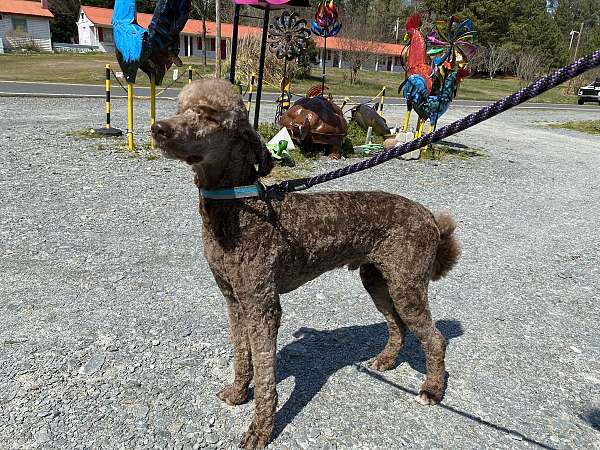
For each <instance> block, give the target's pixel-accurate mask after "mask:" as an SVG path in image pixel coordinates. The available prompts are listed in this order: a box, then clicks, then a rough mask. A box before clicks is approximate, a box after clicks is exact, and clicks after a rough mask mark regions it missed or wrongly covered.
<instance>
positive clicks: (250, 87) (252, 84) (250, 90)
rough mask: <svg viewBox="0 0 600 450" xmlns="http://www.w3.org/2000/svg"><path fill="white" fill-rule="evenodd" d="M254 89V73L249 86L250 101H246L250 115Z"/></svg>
mask: <svg viewBox="0 0 600 450" xmlns="http://www.w3.org/2000/svg"><path fill="white" fill-rule="evenodd" d="M253 89H254V75H252V77H251V78H250V86H248V102H247V103H246V109H247V110H248V115H250V108H252V92H253Z"/></svg>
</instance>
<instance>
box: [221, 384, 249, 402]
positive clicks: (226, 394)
mask: <svg viewBox="0 0 600 450" xmlns="http://www.w3.org/2000/svg"><path fill="white" fill-rule="evenodd" d="M217 397H219V398H220V399H221V400H222V401H224V402H225V403H227V404H228V405H229V406H237V405H241V404H243V403H246V400H248V389H240V388H237V387H236V386H234V385H232V386H229V387H226V388H225V389H223V390H222V391H221V392H219V393H218V394H217Z"/></svg>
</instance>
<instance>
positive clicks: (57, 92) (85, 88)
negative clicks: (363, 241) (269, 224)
mask: <svg viewBox="0 0 600 450" xmlns="http://www.w3.org/2000/svg"><path fill="white" fill-rule="evenodd" d="M178 93H179V88H171V89H167V90H166V91H165V92H164V94H163V95H162V96H161V98H162V99H166V100H173V99H175V98H176V97H177V95H178ZM135 95H138V96H149V95H150V88H148V87H141V86H138V87H136V88H135ZM277 95H278V94H274V93H263V102H265V103H272V102H274V101H275V99H276V98H277ZM0 96H10V97H13V96H23V97H64V98H68V97H89V98H95V97H98V98H104V85H93V84H60V83H40V82H22V81H18V82H15V81H0ZM111 96H112V97H113V98H124V97H126V96H127V95H126V93H125V92H124V90H123V89H122V88H121V87H120V86H119V85H118V84H114V83H113V86H112V90H111ZM255 98H256V97H255ZM369 99H370V98H369V97H362V96H359V97H351V101H352V102H355V103H360V102H366V101H368V100H369ZM488 103H490V102H488V101H476V100H456V101H455V102H454V104H455V105H457V106H461V107H463V108H474V109H477V108H481V107H482V106H485V105H487V104H488ZM386 104H387V105H404V104H405V101H404V100H403V99H400V98H392V97H388V98H386ZM518 109H551V110H567V111H569V110H573V111H575V110H577V111H580V110H585V109H591V110H594V111H596V110H597V109H598V107H597V106H596V105H591V104H588V105H583V106H579V105H575V104H573V105H565V104H551V103H526V104H524V105H521V106H519V107H518Z"/></svg>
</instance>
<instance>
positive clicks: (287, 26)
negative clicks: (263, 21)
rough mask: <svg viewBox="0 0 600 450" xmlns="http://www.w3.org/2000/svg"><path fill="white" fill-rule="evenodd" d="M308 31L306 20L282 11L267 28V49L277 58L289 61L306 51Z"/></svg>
mask: <svg viewBox="0 0 600 450" xmlns="http://www.w3.org/2000/svg"><path fill="white" fill-rule="evenodd" d="M309 38H310V30H309V29H308V27H307V23H306V20H304V19H299V18H298V16H296V14H295V13H293V12H292V13H290V12H289V11H284V12H283V14H282V15H281V16H279V17H278V18H277V19H276V20H275V21H274V22H273V23H272V24H271V25H270V26H269V37H268V42H269V49H270V50H271V51H272V52H273V53H275V55H276V56H277V58H279V59H285V61H290V60H292V59H296V58H297V57H298V56H300V54H301V53H302V52H303V51H304V50H306V48H307V46H308V39H309Z"/></svg>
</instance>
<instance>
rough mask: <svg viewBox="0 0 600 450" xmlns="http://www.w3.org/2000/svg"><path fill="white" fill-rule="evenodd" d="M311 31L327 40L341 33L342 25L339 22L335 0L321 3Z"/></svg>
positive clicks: (325, 0) (323, 0)
mask: <svg viewBox="0 0 600 450" xmlns="http://www.w3.org/2000/svg"><path fill="white" fill-rule="evenodd" d="M310 29H311V31H312V32H313V33H314V34H316V35H317V36H321V37H323V38H325V39H327V38H328V37H332V36H335V35H336V34H338V33H339V32H340V30H341V29H342V24H341V22H340V21H339V20H338V12H337V8H336V7H335V5H334V4H333V0H322V1H321V2H320V3H319V5H318V6H317V12H316V13H315V18H314V19H313V21H312V23H311V25H310Z"/></svg>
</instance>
